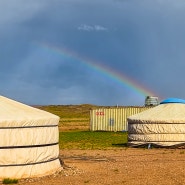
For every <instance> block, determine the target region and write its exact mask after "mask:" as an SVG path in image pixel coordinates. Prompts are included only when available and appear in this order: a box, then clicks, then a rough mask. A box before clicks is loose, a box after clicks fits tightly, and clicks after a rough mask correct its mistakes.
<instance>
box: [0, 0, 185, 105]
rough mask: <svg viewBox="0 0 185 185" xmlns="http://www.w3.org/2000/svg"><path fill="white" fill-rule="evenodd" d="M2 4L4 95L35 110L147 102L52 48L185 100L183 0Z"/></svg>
mask: <svg viewBox="0 0 185 185" xmlns="http://www.w3.org/2000/svg"><path fill="white" fill-rule="evenodd" d="M0 4H1V6H0V14H1V15H2V16H0V26H1V29H0V39H1V42H0V60H1V67H0V79H1V88H0V90H1V94H3V95H5V96H9V97H12V98H14V99H17V100H19V101H23V102H26V103H29V104H79V103H94V104H105V105H115V104H123V105H124V104H125V105H128V104H143V101H144V97H143V96H141V95H139V94H138V93H137V92H133V91H132V90H130V89H128V88H127V87H125V86H124V85H120V84H118V83H116V82H115V81H113V80H112V79H111V78H108V77H107V76H104V75H102V74H101V73H98V72H97V71H95V70H93V69H91V68H88V67H87V66H86V65H84V64H83V62H81V61H80V59H79V58H75V57H67V56H64V55H62V53H60V52H56V51H53V50H49V49H48V50H46V49H45V48H44V47H43V46H42V43H48V44H51V45H53V46H57V47H59V48H60V47H61V48H62V47H66V48H68V49H69V50H71V51H75V53H77V54H78V55H79V56H81V57H82V58H87V59H89V60H92V61H96V62H98V63H101V64H103V65H107V66H109V67H111V68H113V69H114V70H116V71H119V72H121V73H123V74H126V75H128V76H130V78H133V79H136V81H138V83H141V84H143V85H144V86H146V88H148V89H151V91H156V92H158V93H159V95H161V96H162V97H169V96H176V97H179V98H185V95H184V94H185V88H184V86H183V80H182V79H183V78H184V73H183V69H184V67H185V63H184V57H185V54H184V48H185V42H184V41H185V37H184V36H185V35H184V34H185V25H184V24H183V19H184V16H185V12H184V9H185V3H184V1H182V0H180V1H177V2H175V1H172V0H168V1H162V0H156V1H152V0H141V1H137V0H132V1H129V0H112V1H105V0H104V1H97V0H95V1H91V2H89V1H85V0H53V1H52V2H51V1H49V0H45V1H41V0H37V1H36V0H33V1H29V2H25V1H24V0H16V1H15V0H12V1H11V3H9V2H7V1H3V2H0ZM84 60H85V59H84ZM179 89H180V90H179ZM120 102H121V103H120Z"/></svg>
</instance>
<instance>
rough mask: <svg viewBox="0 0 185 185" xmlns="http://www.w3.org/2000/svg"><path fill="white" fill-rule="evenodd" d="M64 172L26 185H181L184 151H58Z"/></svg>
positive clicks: (184, 158) (127, 149)
mask: <svg viewBox="0 0 185 185" xmlns="http://www.w3.org/2000/svg"><path fill="white" fill-rule="evenodd" d="M60 157H61V158H62V159H63V162H64V169H63V170H62V171H60V172H57V173H56V174H53V175H51V176H48V177H42V178H38V179H27V180H23V181H19V184H29V185H41V184H44V185H46V184H47V185H84V184H86V185H102V184H103V185H114V184H116V185H123V184H127V185H140V184H141V185H145V184H147V185H155V184H156V185H157V184H158V185H160V184H162V185H167V184H168V185H172V184H175V185H176V184H177V185H181V184H185V149H142V148H121V149H120V148H117V149H112V150H61V151H60Z"/></svg>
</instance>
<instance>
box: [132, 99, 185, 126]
mask: <svg viewBox="0 0 185 185" xmlns="http://www.w3.org/2000/svg"><path fill="white" fill-rule="evenodd" d="M128 122H129V123H131V122H137V123H185V100H181V99H176V98H170V99H166V100H164V101H162V102H161V104H159V105H158V106H156V107H153V108H151V109H148V110H146V111H143V112H141V113H138V114H135V115H133V116H130V117H129V118H128Z"/></svg>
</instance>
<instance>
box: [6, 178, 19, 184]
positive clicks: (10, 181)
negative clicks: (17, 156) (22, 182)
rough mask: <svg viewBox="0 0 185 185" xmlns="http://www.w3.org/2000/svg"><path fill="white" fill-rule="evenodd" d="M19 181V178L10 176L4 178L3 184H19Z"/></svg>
mask: <svg viewBox="0 0 185 185" xmlns="http://www.w3.org/2000/svg"><path fill="white" fill-rule="evenodd" d="M17 183H18V180H17V179H10V178H6V179H3V184H17Z"/></svg>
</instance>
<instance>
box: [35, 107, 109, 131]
mask: <svg viewBox="0 0 185 185" xmlns="http://www.w3.org/2000/svg"><path fill="white" fill-rule="evenodd" d="M36 107H37V108H39V109H41V110H45V111H47V112H50V113H53V114H55V115H58V116H59V117H60V123H59V128H60V130H62V131H67V130H89V121H90V110H91V109H98V108H111V107H108V106H97V105H91V104H82V105H48V106H36Z"/></svg>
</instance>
